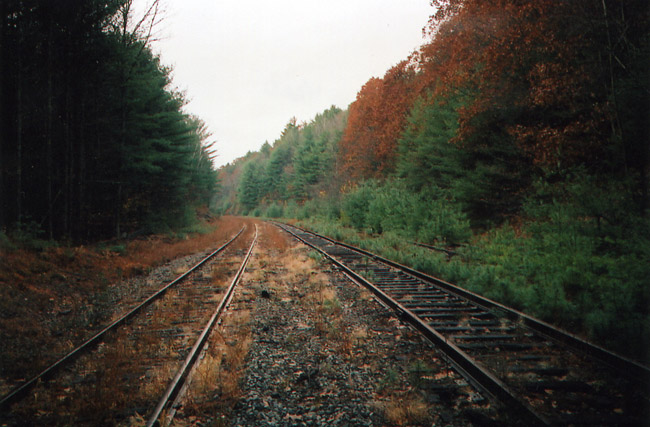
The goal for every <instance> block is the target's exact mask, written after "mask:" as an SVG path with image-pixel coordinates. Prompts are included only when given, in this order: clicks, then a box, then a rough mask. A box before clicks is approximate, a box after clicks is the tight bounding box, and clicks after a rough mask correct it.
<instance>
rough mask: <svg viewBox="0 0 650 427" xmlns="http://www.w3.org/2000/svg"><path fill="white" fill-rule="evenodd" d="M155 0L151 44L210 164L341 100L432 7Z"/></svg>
mask: <svg viewBox="0 0 650 427" xmlns="http://www.w3.org/2000/svg"><path fill="white" fill-rule="evenodd" d="M161 1H162V5H163V6H164V9H165V11H164V15H163V16H164V21H163V22H162V23H161V24H160V25H159V27H158V29H157V34H156V37H157V38H159V41H156V42H155V43H154V44H153V50H154V52H156V53H159V54H160V56H161V58H162V62H163V64H165V65H167V66H171V67H172V68H173V70H174V71H173V73H172V76H173V81H174V85H175V86H177V87H178V88H179V89H180V90H182V91H185V93H186V96H187V98H188V99H189V101H190V102H189V104H188V105H187V107H186V111H187V112H188V113H191V114H194V115H197V116H199V117H200V118H201V119H203V121H205V122H206V124H207V125H208V128H209V130H210V132H211V133H212V139H213V140H216V141H217V143H216V145H215V146H216V148H217V151H218V157H217V158H216V160H215V164H216V165H217V166H220V165H224V164H226V163H228V162H231V161H232V160H234V159H235V158H237V157H240V156H243V155H244V154H246V152H248V151H254V150H258V149H259V148H260V147H261V145H262V144H263V143H264V142H265V141H267V140H268V141H269V143H271V144H272V143H273V141H275V140H276V139H277V138H279V137H280V134H281V132H282V130H283V129H284V127H285V125H286V124H287V123H288V122H289V120H290V119H291V118H292V117H294V116H295V117H296V118H297V119H298V122H303V121H306V122H309V121H311V120H312V119H313V118H314V117H315V116H316V114H318V113H320V112H322V111H323V110H325V109H327V108H329V107H330V106H332V105H336V106H338V107H340V108H343V109H345V108H347V107H348V105H349V104H350V103H351V102H352V101H354V99H355V98H356V95H357V92H358V91H359V90H360V89H361V87H362V86H363V84H364V83H366V82H367V81H368V79H370V78H371V77H382V76H383V75H384V73H385V72H386V71H387V70H388V69H389V68H390V67H392V66H393V65H395V64H397V63H398V62H399V61H401V60H403V59H406V57H407V56H408V55H409V54H410V53H411V52H412V51H413V50H415V49H416V48H418V47H419V46H420V45H421V44H422V43H423V39H422V28H423V27H424V26H425V25H426V23H427V20H428V18H429V15H431V14H432V13H433V8H432V7H431V6H430V5H429V0H161ZM149 3H151V0H135V7H136V14H137V10H141V9H142V7H144V5H145V4H149Z"/></svg>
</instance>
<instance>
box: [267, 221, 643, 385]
mask: <svg viewBox="0 0 650 427" xmlns="http://www.w3.org/2000/svg"><path fill="white" fill-rule="evenodd" d="M276 224H279V223H276ZM291 227H294V228H296V229H298V230H301V231H303V232H305V233H310V234H313V235H315V236H318V237H320V238H322V239H325V240H327V241H329V242H331V243H333V244H336V245H339V246H343V247H345V248H347V249H350V250H352V251H355V252H358V253H360V254H363V255H365V256H367V257H370V258H372V259H374V260H377V261H379V262H382V263H384V264H386V265H389V266H391V267H393V268H397V269H399V270H402V271H404V272H405V273H408V274H410V275H411V276H413V277H416V278H418V279H420V280H423V281H425V282H429V283H431V284H434V285H436V286H438V287H440V288H443V289H444V290H446V291H447V292H450V293H452V294H454V295H456V296H459V297H461V298H464V299H467V300H469V301H471V302H473V303H475V304H477V305H478V306H480V307H482V308H484V309H487V310H499V311H501V312H503V313H504V314H505V315H506V316H507V317H508V318H509V319H510V320H512V321H520V322H522V323H523V324H524V325H526V326H527V327H528V328H530V329H532V330H534V331H535V332H538V333H540V334H542V335H543V336H545V337H547V338H549V339H551V340H552V341H555V342H559V343H562V344H564V345H568V346H569V347H571V348H573V349H575V350H578V351H580V352H582V353H583V354H586V355H587V356H590V357H593V358H595V359H597V360H599V361H601V362H602V363H605V364H606V365H607V366H609V367H611V368H613V369H615V370H617V371H618V372H619V373H621V374H622V375H623V376H625V377H627V378H628V379H630V380H632V381H634V382H636V383H640V384H641V385H645V386H650V368H649V367H647V366H644V365H642V364H640V363H638V362H636V361H634V360H631V359H628V358H626V357H624V356H621V355H619V354H616V353H614V352H611V351H609V350H607V349H605V348H603V347H600V346H598V345H596V344H593V343H590V342H588V341H586V340H584V339H582V338H580V337H578V336H576V335H574V334H571V333H569V332H567V331H564V330H561V329H559V328H557V327H555V326H553V325H551V324H549V323H546V322H544V321H542V320H539V319H536V318H534V317H532V316H529V315H527V314H525V313H522V312H520V311H518V310H515V309H512V308H510V307H507V306H505V305H503V304H501V303H498V302H496V301H493V300H491V299H488V298H485V297H483V296H481V295H479V294H476V293H474V292H471V291H468V290H466V289H463V288H461V287H459V286H456V285H454V284H451V283H449V282H446V281H444V280H442V279H439V278H437V277H433V276H430V275H428V274H425V273H422V272H420V271H417V270H414V269H412V268H410V267H407V266H405V265H402V264H399V263H397V262H395V261H391V260H389V259H386V258H383V257H381V256H379V255H376V254H373V253H372V252H368V251H366V250H364V249H361V248H357V247H355V246H352V245H348V244H347V243H344V242H340V241H337V240H334V239H331V238H329V237H327V236H322V235H320V234H317V233H314V232H312V231H309V230H305V229H303V228H300V227H296V226H295V225H292V226H291Z"/></svg>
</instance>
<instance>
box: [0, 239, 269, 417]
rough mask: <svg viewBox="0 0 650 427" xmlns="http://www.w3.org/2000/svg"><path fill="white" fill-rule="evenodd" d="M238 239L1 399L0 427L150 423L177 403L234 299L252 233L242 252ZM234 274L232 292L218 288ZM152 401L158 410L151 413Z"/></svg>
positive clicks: (247, 256)
mask: <svg viewBox="0 0 650 427" xmlns="http://www.w3.org/2000/svg"><path fill="white" fill-rule="evenodd" d="M242 234H244V235H246V234H250V233H247V232H245V231H244V228H242V230H241V231H240V232H239V233H237V234H236V235H235V236H234V237H233V238H232V239H231V240H230V241H228V242H227V243H225V244H224V245H223V246H221V247H220V248H219V249H217V250H215V251H214V252H212V253H211V254H209V255H208V256H207V257H205V258H204V259H203V260H201V261H200V262H199V263H197V264H196V265H195V266H193V267H192V268H190V269H189V270H188V271H186V272H185V273H183V274H181V275H180V276H179V277H177V278H176V279H175V280H174V281H172V282H170V283H168V284H166V285H165V286H164V287H162V288H161V289H160V290H159V291H158V292H156V293H155V294H154V295H152V296H150V297H149V298H147V299H146V300H145V301H143V302H142V303H140V304H139V305H138V306H137V307H135V308H134V309H132V310H130V311H128V312H127V313H126V314H124V315H123V316H122V317H120V318H119V319H118V320H116V321H115V322H113V323H111V324H110V325H109V326H107V327H105V328H104V329H102V330H101V331H100V332H98V333H97V334H95V335H94V336H93V337H91V338H90V339H88V340H86V341H85V342H84V343H83V344H82V345H80V346H79V347H77V348H75V349H74V350H72V351H71V352H69V353H68V354H66V355H65V356H64V357H62V358H60V359H59V360H57V361H56V362H55V363H53V364H51V365H50V366H48V367H47V368H46V369H44V370H43V371H42V372H40V373H39V374H38V375H36V376H34V377H33V378H31V379H30V380H28V381H26V382H25V383H23V384H22V385H20V386H18V387H16V388H15V389H14V390H13V391H12V392H10V393H9V394H8V395H6V396H4V397H3V398H2V400H0V424H3V425H52V424H56V425H115V424H120V423H122V424H128V423H129V422H130V421H129V420H133V419H134V417H135V419H139V418H142V416H147V415H149V414H151V415H149V416H150V425H153V424H154V423H155V422H156V420H157V419H158V418H159V416H160V411H161V410H162V409H164V410H166V411H168V409H169V405H168V401H170V400H172V401H173V399H175V398H177V397H179V395H180V393H179V391H180V390H181V389H182V388H183V385H184V383H185V381H186V380H187V378H188V373H189V372H190V371H191V368H192V366H193V365H194V363H195V362H196V360H198V355H199V354H200V353H201V351H202V349H203V346H204V344H205V341H206V339H207V336H208V335H209V333H210V331H211V329H212V327H213V326H214V324H215V322H216V321H217V319H218V317H219V315H220V313H221V312H222V311H223V310H224V308H225V307H226V306H227V305H228V303H229V301H230V299H231V297H232V292H233V289H234V287H235V286H236V284H237V281H238V280H239V277H240V276H241V274H242V272H243V269H244V268H245V264H246V262H247V261H248V258H249V257H250V253H251V251H252V248H253V246H254V244H255V242H256V239H257V230H255V236H254V237H253V238H252V243H251V244H250V248H248V250H247V249H246V248H245V247H244V248H242V247H241V246H242V244H239V243H236V240H237V239H238V237H239V236H240V235H242ZM239 240H241V239H239ZM217 255H221V256H220V257H219V259H217ZM242 258H243V259H244V261H243V262H241V259H242ZM235 272H236V273H235ZM233 274H234V276H235V279H233V281H232V282H231V283H230V286H228V285H227V283H225V284H224V283H223V282H224V280H227V279H228V278H230V277H232V276H233ZM215 307H216V309H215ZM174 374H176V375H174ZM172 378H173V381H172V382H171V383H170V379H172ZM168 383H169V385H168ZM160 396H163V398H161V397H160ZM156 401H159V403H158V406H160V407H161V408H162V409H161V410H159V409H158V408H156V409H155V410H154V407H156Z"/></svg>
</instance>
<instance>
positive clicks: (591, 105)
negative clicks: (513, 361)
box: [220, 0, 650, 360]
mask: <svg viewBox="0 0 650 427" xmlns="http://www.w3.org/2000/svg"><path fill="white" fill-rule="evenodd" d="M431 4H432V5H433V6H435V7H436V9H435V13H434V14H433V15H432V16H431V17H430V21H429V24H428V25H427V27H426V28H425V29H424V32H425V33H426V34H427V35H428V38H427V42H426V43H425V44H423V46H422V47H421V48H420V49H418V50H417V51H415V52H413V53H412V54H411V55H410V56H409V57H408V58H405V59H404V60H403V61H401V62H400V63H398V64H396V65H395V66H394V67H392V68H391V69H389V70H388V71H387V72H386V74H385V75H384V76H383V77H381V78H371V79H370V80H369V81H368V82H367V83H366V84H365V85H364V86H363V87H362V88H361V89H360V91H359V93H358V95H357V98H356V100H355V101H354V102H353V103H352V104H351V105H350V106H349V108H348V110H347V111H346V112H341V114H343V113H345V117H346V120H345V122H340V124H341V125H342V127H341V128H340V132H338V131H337V132H334V133H332V134H331V135H333V136H334V137H335V138H337V139H336V141H334V142H333V143H331V145H330V146H331V148H329V149H328V150H327V151H326V153H327V154H326V155H323V156H321V157H320V158H319V160H317V161H311V160H309V161H307V159H309V155H306V153H310V154H313V153H314V151H309V150H307V151H301V147H303V146H307V145H308V144H305V142H304V141H306V140H308V139H309V138H308V135H309V131H308V128H309V126H311V125H313V123H315V122H316V121H317V120H315V121H314V122H313V123H312V124H305V125H304V126H302V127H300V126H299V127H298V128H294V127H291V126H288V127H287V129H285V133H284V134H283V136H282V137H281V138H280V139H279V140H278V141H276V143H275V144H274V145H273V146H265V147H264V148H263V149H262V151H260V152H259V153H249V154H248V155H247V156H246V157H245V158H242V159H239V160H238V161H236V162H234V163H233V164H231V165H228V166H226V167H225V168H223V169H222V170H221V171H220V176H221V179H222V182H228V183H229V188H230V191H225V192H224V193H223V198H222V207H223V208H224V209H230V211H233V212H240V213H249V214H255V215H266V216H285V217H293V218H309V217H319V218H321V219H324V220H325V221H326V222H329V223H332V222H334V223H337V224H341V225H344V226H349V227H352V228H355V229H357V230H359V231H362V232H364V233H370V234H372V235H375V236H379V237H380V238H386V239H388V241H390V236H399V237H401V238H407V239H410V240H416V241H420V242H423V243H431V244H435V245H447V246H458V245H460V248H459V249H458V250H459V251H460V252H464V254H465V256H464V258H462V259H461V258H454V259H452V260H451V261H448V260H447V259H436V258H435V257H434V256H428V255H427V256H424V255H422V254H419V255H418V256H414V257H413V258H412V259H407V260H405V262H406V261H408V262H411V263H414V264H415V266H416V267H418V268H420V269H422V270H425V271H428V272H430V273H432V274H436V275H439V276H441V277H442V278H444V279H446V280H451V281H455V282H458V283H460V284H462V285H463V286H465V287H467V288H470V289H472V290H474V291H477V292H480V293H482V294H484V295H487V296H489V297H491V298H494V299H497V300H499V301H502V302H505V303H506V304H509V305H511V306H514V307H516V308H519V309H522V310H525V311H527V312H529V313H531V314H533V315H536V316H538V317H541V318H542V319H544V320H547V321H550V322H553V323H555V324H557V325H559V326H562V327H566V328H568V329H570V330H572V331H575V332H579V333H583V334H585V335H586V336H588V337H590V339H593V340H596V341H598V342H600V343H603V344H605V345H615V344H619V345H620V344H623V345H624V346H625V348H627V349H628V351H629V354H630V355H632V356H633V357H638V358H641V359H645V360H650V352H649V349H648V345H647V343H648V342H650V312H649V311H648V307H650V290H649V288H648V286H647V277H649V276H650V264H649V263H648V255H649V254H650V219H649V208H650V204H649V202H650V199H649V195H648V186H649V184H650V179H649V175H648V174H649V171H650V135H649V133H650V127H648V120H649V119H650V116H648V111H650V79H649V78H648V72H647V70H648V69H650V32H648V28H649V24H650V10H649V8H648V7H647V2H645V1H643V0H629V1H620V0H577V1H571V2H557V1H554V0H535V1H527V0H525V1H521V0H493V1H483V0H433V1H432V2H431ZM342 117H343V116H342ZM294 134H295V137H291V136H290V135H294ZM315 152H316V153H317V152H318V151H315ZM283 153H284V154H283ZM287 153H290V155H289V156H287ZM303 155H306V157H305V158H304V159H303V157H302V156H303ZM280 158H283V159H285V161H282V162H281V161H279V159H280ZM274 160H275V161H276V162H277V163H276V166H275V167H277V169H274V170H273V172H271V171H272V168H271V166H270V165H271V164H272V163H273V161H274ZM305 163H307V164H311V165H315V166H316V167H317V169H318V170H319V171H320V172H319V173H316V174H312V175H308V174H307V175H305V174H304V172H302V171H304V169H302V168H303V166H299V165H300V164H305ZM299 171H301V172H299ZM309 176H311V177H312V180H311V181H310V180H308V179H307V177H309ZM299 182H308V183H309V184H308V185H306V186H302V187H301V186H300V185H298V183H299ZM290 183H291V184H290ZM288 184H290V185H288ZM276 185H277V186H278V187H274V186H276ZM270 188H274V189H276V191H269V190H268V189H270ZM298 188H305V189H307V191H306V192H301V191H296V189H298ZM224 200H228V203H224V202H223V201H224ZM393 244H394V241H392V243H390V244H389V245H388V246H387V250H389V251H390V250H391V248H390V246H391V245H393ZM393 255H394V256H395V257H400V256H405V255H404V251H401V252H400V251H398V252H395V253H394V254H393Z"/></svg>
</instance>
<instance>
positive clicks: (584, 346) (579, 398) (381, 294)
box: [275, 223, 650, 426]
mask: <svg viewBox="0 0 650 427" xmlns="http://www.w3.org/2000/svg"><path fill="white" fill-rule="evenodd" d="M275 224H276V225H277V226H279V227H281V228H282V229H284V230H285V231H287V232H288V233H290V234H292V235H293V236H295V237H296V238H297V239H299V240H301V241H302V242H304V243H305V244H307V245H309V246H311V247H312V248H314V249H316V250H318V251H319V252H321V253H322V254H323V255H325V256H326V257H327V258H329V259H330V260H331V261H332V262H333V263H334V264H336V265H337V266H338V267H339V268H340V269H342V270H343V271H344V272H345V273H346V274H347V275H348V276H349V278H351V279H352V280H354V281H355V282H357V283H359V284H361V285H363V286H365V287H367V288H368V289H370V290H371V291H372V292H374V293H375V295H376V296H377V297H378V298H379V299H380V300H381V301H382V302H383V303H384V304H385V305H387V306H389V307H390V308H391V309H393V310H395V311H396V312H397V313H398V315H399V316H400V317H401V318H402V319H403V320H405V321H407V322H409V323H410V324H411V325H413V326H414V327H415V328H416V329H418V330H419V331H420V332H421V333H422V334H424V335H425V336H426V337H427V338H428V339H429V340H430V341H432V342H433V344H434V345H435V346H436V347H437V348H439V349H440V350H441V351H443V352H444V354H445V355H446V356H445V357H446V358H447V359H448V361H449V362H450V363H451V364H452V365H453V366H454V367H455V368H456V369H457V370H458V371H459V373H461V375H463V376H464V377H465V378H466V379H467V380H468V381H469V382H470V383H471V384H473V385H474V386H475V387H477V388H478V389H479V390H480V391H481V392H482V393H483V394H485V395H487V396H489V397H491V398H493V399H498V400H499V401H502V402H503V403H504V406H505V407H506V408H508V409H509V410H511V411H512V412H513V414H514V415H515V417H517V418H518V419H519V420H521V421H520V423H521V425H590V426H597V425H613V426H614V425H615V426H620V425H629V426H647V425H650V410H649V408H650V398H649V394H650V369H649V368H648V367H646V366H643V365H640V364H638V363H636V362H634V361H631V360H628V359H625V358H623V357H620V356H618V355H616V354H614V353H611V352H609V351H607V350H605V349H603V348H600V347H598V346H595V345H592V344H590V343H588V342H586V341H584V340H581V339H580V338H578V337H576V336H573V335H571V334H568V333H566V332H564V331H561V330H559V329H557V328H555V327H553V326H551V325H549V324H547V323H544V322H542V321H539V320H537V319H534V318H532V317H530V316H527V315H525V314H523V313H520V312H518V311H515V310H512V309H510V308H508V307H505V306H503V305H501V304H499V303H496V302H494V301H491V300H488V299H486V298H483V297H481V296H479V295H477V294H474V293H471V292H468V291H466V290H464V289H462V288H459V287H457V286H454V285H452V284H450V283H447V282H444V281H442V280H440V279H436V278H434V277H430V276H427V275H425V274H423V273H420V272H417V271H415V270H412V269H410V268H408V267H405V266H402V265H399V264H397V263H394V262H392V261H390V260H387V259H384V258H382V257H379V256H377V255H374V254H372V253H369V252H367V251H364V250H361V249H358V248H355V247H352V246H350V245H346V244H344V243H341V242H337V241H334V240H332V239H329V238H327V237H325V236H320V235H317V234H315V233H312V232H309V231H307V230H303V229H300V228H297V227H293V226H288V225H286V224H280V223H275Z"/></svg>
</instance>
